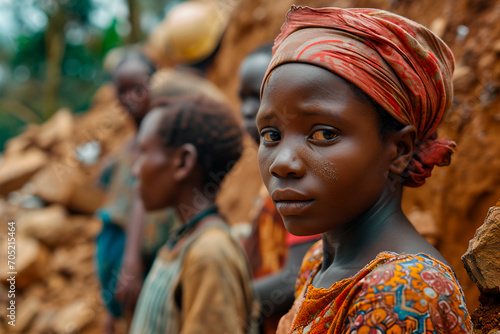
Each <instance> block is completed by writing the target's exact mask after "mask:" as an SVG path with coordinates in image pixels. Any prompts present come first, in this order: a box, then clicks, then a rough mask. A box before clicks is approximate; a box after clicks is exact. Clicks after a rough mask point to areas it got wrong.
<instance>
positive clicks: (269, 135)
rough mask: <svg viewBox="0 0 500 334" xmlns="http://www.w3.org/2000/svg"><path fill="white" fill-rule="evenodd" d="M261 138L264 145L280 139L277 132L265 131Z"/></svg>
mask: <svg viewBox="0 0 500 334" xmlns="http://www.w3.org/2000/svg"><path fill="white" fill-rule="evenodd" d="M262 138H264V141H265V142H266V143H274V142H277V141H279V140H280V139H281V135H280V134H279V132H277V131H266V132H264V133H263V134H262Z"/></svg>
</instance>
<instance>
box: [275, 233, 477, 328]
mask: <svg viewBox="0 0 500 334" xmlns="http://www.w3.org/2000/svg"><path fill="white" fill-rule="evenodd" d="M321 260H322V242H321V241H319V242H317V243H316V244H315V245H314V246H313V247H311V249H310V250H309V252H308V253H307V254H306V256H305V257H304V262H303V264H302V267H301V269H300V272H299V277H298V280H297V286H296V291H297V293H298V297H297V300H296V304H295V305H294V308H295V310H297V311H295V310H294V308H292V310H291V312H296V313H295V316H294V317H293V321H292V323H291V324H290V323H287V321H286V316H285V317H284V318H283V319H282V321H281V323H280V328H279V329H278V333H281V332H283V330H284V329H286V331H285V332H288V333H291V334H305V333H336V334H381V333H390V334H403V333H405V334H406V333H471V332H472V325H471V321H470V317H469V314H468V312H467V309H466V307H465V300H464V296H463V293H462V290H461V288H460V286H459V284H458V282H457V280H456V278H455V275H454V273H453V271H452V270H451V269H450V268H449V267H448V266H446V265H445V264H443V263H441V262H439V261H437V260H435V259H433V258H431V257H430V256H428V255H425V254H417V255H399V254H395V253H381V254H379V255H378V256H377V257H376V258H375V260H373V261H372V262H371V263H369V264H368V265H367V266H366V267H365V268H363V270H361V271H360V272H359V273H358V274H356V275H355V276H354V277H352V278H350V279H345V280H342V281H340V282H337V283H335V284H333V285H332V286H331V287H330V288H329V289H324V288H315V287H314V286H312V285H311V284H310V282H311V280H312V278H313V277H314V275H315V274H316V272H317V270H318V269H319V265H320V264H321ZM289 319H291V317H290V318H289ZM290 325H291V327H290ZM284 326H287V327H288V328H289V330H288V329H287V328H284Z"/></svg>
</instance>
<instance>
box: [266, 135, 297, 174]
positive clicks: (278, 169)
mask: <svg viewBox="0 0 500 334" xmlns="http://www.w3.org/2000/svg"><path fill="white" fill-rule="evenodd" d="M281 144H283V143H281ZM305 171H306V170H305V165H304V163H303V161H302V159H301V158H300V156H299V155H298V154H297V151H296V150H295V148H294V147H285V146H283V147H282V148H281V149H279V151H278V152H277V154H276V157H275V159H274V161H273V162H272V163H271V166H269V173H271V175H273V176H275V177H278V178H285V177H294V178H300V177H302V176H303V175H304V174H305Z"/></svg>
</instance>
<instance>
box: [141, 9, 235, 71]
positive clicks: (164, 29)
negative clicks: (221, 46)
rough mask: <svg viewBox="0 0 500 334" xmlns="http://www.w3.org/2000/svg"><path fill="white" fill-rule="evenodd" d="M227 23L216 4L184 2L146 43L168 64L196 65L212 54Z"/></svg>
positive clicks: (224, 14)
mask: <svg viewBox="0 0 500 334" xmlns="http://www.w3.org/2000/svg"><path fill="white" fill-rule="evenodd" d="M227 21H228V13H227V11H224V10H223V9H221V8H219V6H217V2H216V1H186V2H184V3H181V4H179V5H177V6H175V7H174V8H172V9H171V10H170V11H169V12H168V14H167V16H166V17H165V19H164V20H163V21H162V22H161V23H160V24H159V25H158V27H157V28H156V29H155V31H153V33H152V34H151V36H150V39H149V40H150V42H151V43H152V44H153V45H154V46H155V48H156V49H159V50H158V51H160V52H161V53H162V54H163V56H164V57H167V58H168V60H167V62H168V63H174V64H179V63H184V64H186V63H187V64H189V63H196V62H199V61H201V60H203V59H205V58H207V57H208V56H210V54H212V53H213V52H214V50H215V48H216V47H217V45H218V43H219V41H220V39H221V37H222V34H223V32H224V30H225V28H226V25H227Z"/></svg>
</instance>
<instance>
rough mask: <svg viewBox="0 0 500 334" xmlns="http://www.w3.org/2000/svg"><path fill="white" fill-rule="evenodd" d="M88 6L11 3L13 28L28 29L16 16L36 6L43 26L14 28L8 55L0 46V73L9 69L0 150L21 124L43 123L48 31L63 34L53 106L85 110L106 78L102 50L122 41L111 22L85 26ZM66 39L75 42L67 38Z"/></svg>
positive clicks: (79, 1)
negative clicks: (103, 26) (102, 26)
mask: <svg viewBox="0 0 500 334" xmlns="http://www.w3.org/2000/svg"><path fill="white" fill-rule="evenodd" d="M124 3H126V1H124ZM137 3H139V2H137ZM155 3H156V4H155V5H156V6H161V5H158V3H161V2H158V1H156V2H155ZM94 5H95V4H94V1H93V0H16V1H15V2H13V3H12V5H11V6H12V12H13V13H14V14H15V15H14V17H15V19H16V20H17V22H18V24H19V25H18V26H19V27H27V26H29V24H27V23H29V22H25V21H23V20H28V21H29V20H30V18H26V17H25V16H23V15H21V14H22V13H23V10H24V8H25V7H27V6H34V7H36V8H38V13H41V15H42V16H43V13H45V15H46V18H47V25H46V27H45V29H44V30H42V31H30V30H29V29H27V28H22V29H20V30H19V34H18V35H17V36H14V38H12V39H11V44H12V45H11V48H9V49H12V51H8V50H3V48H1V47H0V70H1V69H2V67H1V66H2V64H3V66H6V68H9V69H10V70H11V76H10V80H9V81H8V82H7V83H5V84H3V85H2V84H1V83H0V152H1V151H3V146H4V143H5V142H6V140H7V139H8V138H10V137H12V136H15V135H17V134H19V132H20V129H22V127H23V126H24V125H25V124H26V123H27V122H37V123H39V122H43V121H44V120H45V119H44V117H46V116H44V111H45V109H46V108H45V104H46V100H45V98H46V96H45V95H44V94H45V93H46V91H45V89H46V87H47V79H48V78H47V64H48V59H47V54H48V52H47V51H48V50H47V45H48V44H47V41H48V40H50V39H48V38H50V37H51V36H50V34H51V33H53V32H56V33H58V32H59V33H60V32H63V43H64V44H63V45H62V46H63V49H62V50H63V56H62V61H60V65H61V74H60V78H59V81H57V82H59V86H58V92H57V97H56V106H57V108H61V107H68V108H70V109H71V110H73V111H75V112H81V111H84V110H86V109H88V106H89V102H90V100H91V98H92V95H93V94H94V93H95V91H96V90H97V89H98V88H99V86H101V85H102V84H103V82H104V81H105V80H106V75H105V73H103V70H102V61H103V58H104V56H105V54H106V52H108V51H109V50H111V49H113V48H115V47H118V46H121V45H123V44H124V43H125V40H126V36H120V34H119V33H118V29H117V26H118V21H117V19H116V18H115V20H114V21H113V22H112V24H111V25H110V26H109V27H108V28H107V29H102V30H101V29H100V28H97V27H95V26H92V25H91V24H90V19H89V18H90V15H92V10H93V9H94V8H93V6H94ZM40 10H42V11H43V12H40ZM122 19H123V18H122ZM71 29H73V30H72V32H73V33H74V34H73V35H71V33H70V31H71ZM68 36H69V37H71V36H73V37H74V36H77V37H78V38H73V39H70V40H68ZM75 41H76V42H75ZM0 42H1V41H0ZM54 111H55V110H54Z"/></svg>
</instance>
